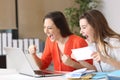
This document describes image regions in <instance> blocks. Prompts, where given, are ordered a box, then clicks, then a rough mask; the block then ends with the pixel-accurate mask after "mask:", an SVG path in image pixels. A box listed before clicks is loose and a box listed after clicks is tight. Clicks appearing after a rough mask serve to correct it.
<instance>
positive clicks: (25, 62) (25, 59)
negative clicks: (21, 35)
mask: <svg viewBox="0 0 120 80" xmlns="http://www.w3.org/2000/svg"><path fill="white" fill-rule="evenodd" d="M4 50H5V52H6V54H7V61H9V62H10V63H11V64H12V67H13V68H14V69H16V70H17V71H18V72H19V73H21V74H25V75H29V76H34V77H45V76H47V77H49V76H60V75H63V74H60V73H54V72H53V71H47V70H46V71H41V70H39V71H38V69H39V68H38V67H37V65H36V63H35V61H34V59H33V58H32V56H31V55H30V54H25V53H24V52H23V51H22V50H21V49H20V48H12V47H5V48H4ZM34 70H35V71H34ZM35 72H36V73H37V74H36V73H35Z"/></svg>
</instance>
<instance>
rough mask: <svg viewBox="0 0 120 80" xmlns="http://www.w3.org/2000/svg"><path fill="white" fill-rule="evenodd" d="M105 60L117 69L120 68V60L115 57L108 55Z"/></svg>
mask: <svg viewBox="0 0 120 80" xmlns="http://www.w3.org/2000/svg"><path fill="white" fill-rule="evenodd" d="M105 62H106V63H108V64H110V65H112V66H114V67H115V68H116V69H120V62H119V61H116V60H115V59H113V58H111V57H107V58H106V60H105Z"/></svg>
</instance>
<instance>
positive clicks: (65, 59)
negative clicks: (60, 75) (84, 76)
mask: <svg viewBox="0 0 120 80" xmlns="http://www.w3.org/2000/svg"><path fill="white" fill-rule="evenodd" d="M61 60H62V62H63V63H64V64H66V65H71V58H70V57H69V56H67V55H65V54H63V55H62V57H61Z"/></svg>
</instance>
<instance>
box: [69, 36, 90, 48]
mask: <svg viewBox="0 0 120 80" xmlns="http://www.w3.org/2000/svg"><path fill="white" fill-rule="evenodd" d="M69 43H73V44H76V45H81V46H82V45H83V46H87V45H88V44H87V42H86V41H85V39H84V38H82V37H80V36H77V35H71V36H70V37H69Z"/></svg>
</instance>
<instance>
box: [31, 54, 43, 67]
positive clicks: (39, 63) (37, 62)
mask: <svg viewBox="0 0 120 80" xmlns="http://www.w3.org/2000/svg"><path fill="white" fill-rule="evenodd" d="M32 56H33V58H34V60H35V62H36V64H37V65H38V67H39V68H41V59H40V58H39V57H38V56H37V55H36V54H32Z"/></svg>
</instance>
